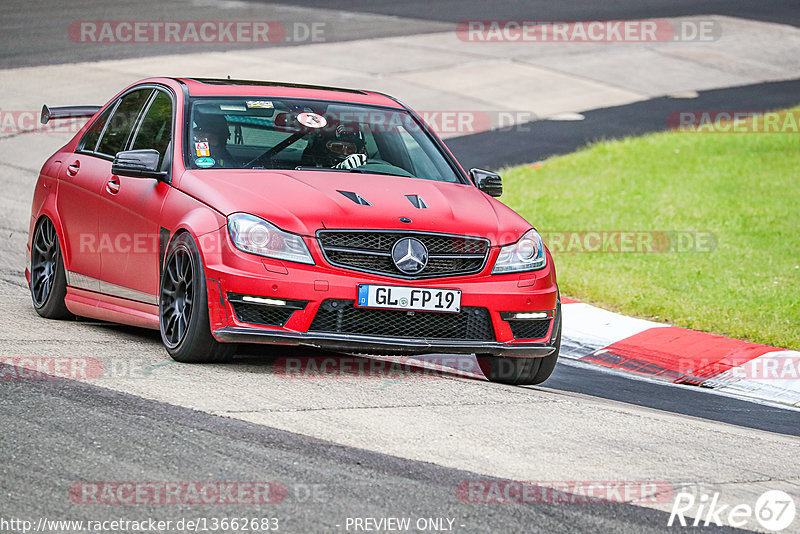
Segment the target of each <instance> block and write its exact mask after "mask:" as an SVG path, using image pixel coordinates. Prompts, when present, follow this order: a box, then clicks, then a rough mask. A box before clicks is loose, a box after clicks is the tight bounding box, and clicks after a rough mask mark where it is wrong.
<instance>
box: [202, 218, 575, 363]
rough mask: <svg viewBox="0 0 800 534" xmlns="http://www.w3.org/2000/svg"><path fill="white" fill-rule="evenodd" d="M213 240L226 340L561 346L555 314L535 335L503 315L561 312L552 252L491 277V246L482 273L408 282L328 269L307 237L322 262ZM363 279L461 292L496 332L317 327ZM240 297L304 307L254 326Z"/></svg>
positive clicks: (213, 304) (215, 303) (370, 347)
mask: <svg viewBox="0 0 800 534" xmlns="http://www.w3.org/2000/svg"><path fill="white" fill-rule="evenodd" d="M222 231H224V228H223V229H221V232H222ZM215 237H216V238H217V239H216V241H215V243H217V244H219V243H221V244H222V246H217V247H205V246H201V251H202V254H203V263H204V267H205V271H206V277H207V289H208V299H209V319H210V323H211V324H210V326H211V331H212V334H213V336H214V338H216V339H217V340H218V341H221V342H241V343H267V344H270V343H271V344H277V345H290V346H307V347H316V348H321V349H327V350H332V351H344V352H367V353H369V352H372V353H389V354H426V353H434V352H441V353H453V354H470V353H479V354H494V355H509V356H515V357H534V358H535V357H545V356H548V355H550V354H552V353H553V351H554V350H555V346H554V344H555V340H556V334H557V333H558V331H557V328H558V325H559V324H560V317H558V312H557V311H556V313H555V316H554V317H553V318H552V320H551V323H550V326H549V328H546V329H545V330H543V331H539V332H538V333H537V334H536V337H531V336H529V335H523V336H521V335H520V331H516V332H515V331H513V329H512V326H514V325H512V323H511V322H509V321H507V320H505V319H504V318H503V314H504V312H526V311H553V310H557V302H558V287H557V285H556V277H555V269H554V268H553V263H552V257H551V256H550V255H549V253H548V263H547V267H545V268H544V269H542V270H540V271H533V272H527V273H517V274H503V275H492V274H491V268H492V266H493V265H494V261H495V259H496V257H497V253H498V250H497V249H496V248H493V249H492V250H491V251H490V253H489V258H488V261H487V262H486V265H485V267H484V269H483V271H482V272H480V273H477V274H474V275H469V276H461V277H451V278H436V279H426V280H415V281H409V280H400V279H396V278H391V277H387V276H381V275H374V274H369V273H364V272H357V271H351V270H347V269H343V268H339V267H333V266H330V265H328V264H327V263H326V262H325V260H324V259H323V255H322V253H321V251H320V249H319V246H318V243H317V242H316V240H315V239H313V238H306V244H307V245H308V247H309V249H310V251H311V254H312V256H313V257H314V259H315V261H317V264H316V265H303V264H296V263H290V262H281V261H278V260H273V259H267V258H261V257H259V256H254V255H251V254H246V253H243V252H241V251H239V250H237V249H235V248H233V247H232V245H230V243H229V240H228V239H227V235H226V234H221V235H218V236H215ZM359 284H382V285H395V286H415V287H431V288H452V289H459V290H461V292H462V300H461V305H462V308H463V309H466V308H473V309H478V308H480V309H484V310H485V311H486V314H485V315H486V317H487V319H488V320H489V321H490V323H491V324H490V327H489V328H490V331H491V332H490V335H488V336H482V337H468V336H454V337H452V338H451V337H450V336H439V335H433V334H430V333H424V331H423V330H424V328H423V329H418V328H409V329H407V330H401V331H391V332H378V331H377V330H370V329H365V330H363V331H342V330H339V331H337V329H326V328H316V327H315V325H314V324H312V323H314V322H315V318H317V317H318V314H321V313H322V310H323V308H324V303H326V302H330V301H331V300H338V301H339V303H340V304H341V303H342V302H343V301H350V302H352V301H353V300H355V298H356V296H357V290H358V285H359ZM241 295H251V296H255V297H259V298H264V299H283V300H287V301H297V302H301V303H303V304H304V305H300V306H298V307H297V309H296V310H295V311H293V312H292V313H291V314H289V315H287V316H286V317H285V318H284V319H283V320H280V321H277V322H278V323H279V326H278V325H270V324H269V323H258V322H256V323H251V322H246V321H244V320H242V319H243V317H240V316H237V313H236V310H234V306H233V304H232V302H231V298H234V300H236V298H238V297H237V296H241ZM328 311H330V310H328ZM398 313H402V312H398ZM431 320H433V318H432V319H431ZM415 324H419V323H415ZM426 324H427V323H426ZM423 326H424V325H423Z"/></svg>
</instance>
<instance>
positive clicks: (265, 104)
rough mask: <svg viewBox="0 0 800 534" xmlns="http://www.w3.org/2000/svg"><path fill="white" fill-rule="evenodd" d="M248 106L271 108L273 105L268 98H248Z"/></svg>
mask: <svg viewBox="0 0 800 534" xmlns="http://www.w3.org/2000/svg"><path fill="white" fill-rule="evenodd" d="M246 104H247V107H248V108H266V109H271V108H273V107H274V106H273V105H272V102H270V101H269V100H248V101H247V102H246Z"/></svg>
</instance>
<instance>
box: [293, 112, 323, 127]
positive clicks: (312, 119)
mask: <svg viewBox="0 0 800 534" xmlns="http://www.w3.org/2000/svg"><path fill="white" fill-rule="evenodd" d="M297 122H299V123H300V124H302V125H303V126H305V127H307V128H324V127H325V126H326V125H327V124H328V121H327V120H325V117H323V116H322V115H317V114H316V113H301V114H299V115H298V116H297Z"/></svg>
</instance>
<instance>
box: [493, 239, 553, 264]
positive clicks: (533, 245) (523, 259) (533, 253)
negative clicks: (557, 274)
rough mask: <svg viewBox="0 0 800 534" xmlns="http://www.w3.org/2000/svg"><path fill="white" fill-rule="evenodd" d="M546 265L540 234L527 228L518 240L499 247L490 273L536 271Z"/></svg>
mask: <svg viewBox="0 0 800 534" xmlns="http://www.w3.org/2000/svg"><path fill="white" fill-rule="evenodd" d="M545 265H547V256H545V253H544V242H543V241H542V236H540V235H539V232H537V231H536V230H528V231H527V232H525V235H523V236H522V238H520V240H519V241H517V242H516V243H514V244H513V245H507V246H505V247H503V248H501V249H500V255H499V256H498V257H497V261H495V262H494V269H492V274H505V273H516V272H521V271H536V270H538V269H542V268H544V266H545Z"/></svg>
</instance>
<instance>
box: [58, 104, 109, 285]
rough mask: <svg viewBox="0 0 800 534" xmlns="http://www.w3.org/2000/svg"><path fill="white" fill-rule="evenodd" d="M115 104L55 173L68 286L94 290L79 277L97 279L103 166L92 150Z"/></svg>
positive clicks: (98, 120)
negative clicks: (98, 226) (98, 228)
mask: <svg viewBox="0 0 800 534" xmlns="http://www.w3.org/2000/svg"><path fill="white" fill-rule="evenodd" d="M118 103H119V102H114V103H113V104H112V105H110V106H108V108H107V109H106V110H105V111H104V112H103V114H101V115H100V116H99V117H98V118H97V119H95V121H94V122H93V123H92V125H91V126H90V127H89V129H88V130H87V131H86V133H85V134H84V135H83V137H82V138H81V140H80V142H79V143H78V147H77V150H76V152H75V153H73V154H66V155H65V157H64V158H63V162H62V165H61V167H60V170H59V173H58V180H59V184H58V195H57V196H56V207H57V209H58V214H59V219H60V221H61V224H62V228H63V230H64V232H63V239H64V243H63V248H64V268H65V269H66V270H67V280H68V283H69V285H77V286H79V287H84V288H85V289H94V287H92V286H90V285H86V284H84V283H82V281H85V279H84V278H83V277H90V279H92V280H95V279H97V278H98V277H99V276H100V256H99V250H98V235H97V214H98V213H99V212H100V204H101V200H100V190H101V187H102V184H103V182H104V174H103V173H104V171H105V166H106V163H107V162H105V161H104V160H102V159H100V158H98V157H96V156H95V155H94V150H95V147H96V146H97V141H98V140H99V138H100V135H101V133H102V132H103V129H104V128H105V125H106V124H107V122H108V118H109V116H110V115H111V113H113V111H114V108H116V106H117V104H118Z"/></svg>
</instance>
